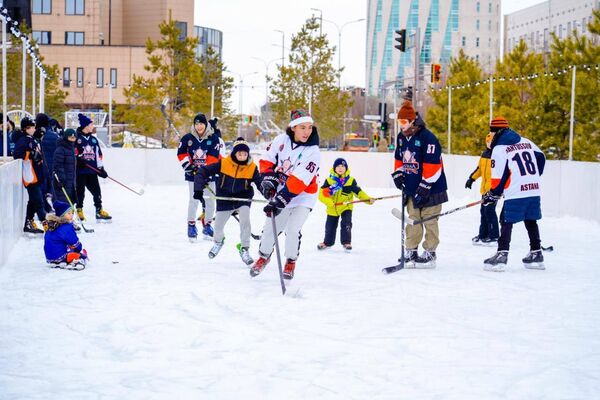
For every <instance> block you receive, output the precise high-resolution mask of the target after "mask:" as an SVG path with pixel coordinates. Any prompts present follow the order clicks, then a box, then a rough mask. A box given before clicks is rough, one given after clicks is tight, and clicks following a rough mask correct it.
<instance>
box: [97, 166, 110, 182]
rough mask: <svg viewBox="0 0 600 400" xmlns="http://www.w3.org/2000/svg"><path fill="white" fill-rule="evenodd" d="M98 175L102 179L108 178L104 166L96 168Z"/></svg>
mask: <svg viewBox="0 0 600 400" xmlns="http://www.w3.org/2000/svg"><path fill="white" fill-rule="evenodd" d="M98 176H99V177H100V178H104V179H106V178H108V174H107V173H106V170H105V169H104V167H102V168H99V169H98Z"/></svg>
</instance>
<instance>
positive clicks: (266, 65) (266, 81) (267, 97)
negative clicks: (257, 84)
mask: <svg viewBox="0 0 600 400" xmlns="http://www.w3.org/2000/svg"><path fill="white" fill-rule="evenodd" d="M252 59H253V60H258V61H262V63H263V64H264V65H265V110H266V111H268V109H269V65H271V63H272V62H274V61H277V60H279V58H274V59H273V60H271V61H269V62H267V61H265V60H263V59H262V58H260V57H252Z"/></svg>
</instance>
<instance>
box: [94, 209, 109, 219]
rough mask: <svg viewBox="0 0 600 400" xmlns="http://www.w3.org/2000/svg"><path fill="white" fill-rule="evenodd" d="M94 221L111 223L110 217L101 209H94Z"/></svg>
mask: <svg viewBox="0 0 600 400" xmlns="http://www.w3.org/2000/svg"><path fill="white" fill-rule="evenodd" d="M96 221H102V222H111V221H112V217H111V216H110V215H109V214H108V213H107V212H106V211H104V209H103V208H96Z"/></svg>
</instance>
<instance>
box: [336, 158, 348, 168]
mask: <svg viewBox="0 0 600 400" xmlns="http://www.w3.org/2000/svg"><path fill="white" fill-rule="evenodd" d="M338 165H343V166H344V168H346V170H347V169H348V163H347V162H346V160H344V159H343V158H337V159H336V160H335V161H334V162H333V169H336V167H337V166H338Z"/></svg>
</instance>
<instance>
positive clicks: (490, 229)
mask: <svg viewBox="0 0 600 400" xmlns="http://www.w3.org/2000/svg"><path fill="white" fill-rule="evenodd" d="M496 204H498V203H497V202H495V203H493V204H489V205H487V206H484V205H483V204H482V205H481V208H480V209H479V213H480V214H481V221H480V222H479V238H480V239H486V238H490V239H498V236H499V234H498V216H497V215H496Z"/></svg>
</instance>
